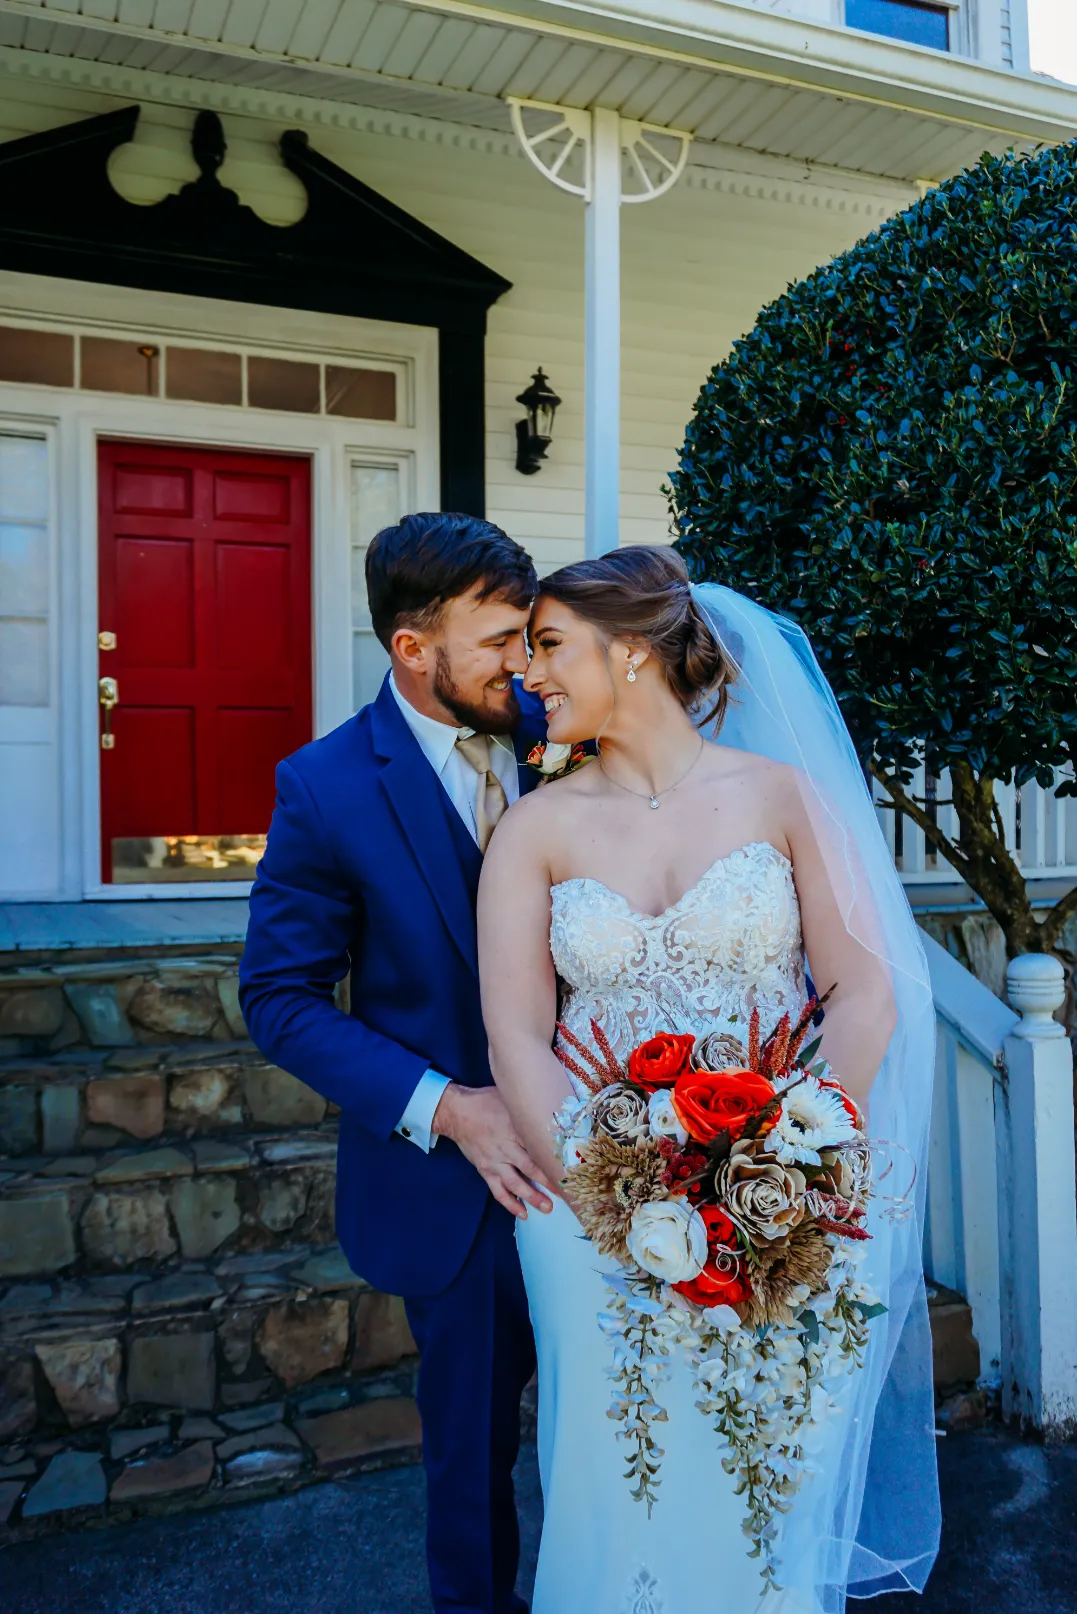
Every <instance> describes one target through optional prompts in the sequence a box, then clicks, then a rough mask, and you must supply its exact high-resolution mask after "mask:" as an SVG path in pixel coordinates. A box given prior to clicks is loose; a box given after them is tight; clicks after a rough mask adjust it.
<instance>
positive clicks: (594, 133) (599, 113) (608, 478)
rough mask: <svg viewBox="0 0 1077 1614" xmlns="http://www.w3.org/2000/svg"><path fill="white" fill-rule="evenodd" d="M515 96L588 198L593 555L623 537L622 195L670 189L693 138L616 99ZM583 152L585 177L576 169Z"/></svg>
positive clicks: (566, 179) (571, 182)
mask: <svg viewBox="0 0 1077 1614" xmlns="http://www.w3.org/2000/svg"><path fill="white" fill-rule="evenodd" d="M508 100H509V107H510V109H511V111H512V122H513V128H514V129H515V130H516V135H517V138H518V139H519V142H520V144H521V146H522V147H523V150H524V153H525V155H526V156H527V157H528V158H529V160H530V161H531V162H533V163H534V165H535V167H536V168H537V169H538V170H539V173H541V174H544V175H545V176H546V178H547V179H548V180H549V181H550V182H551V184H554V185H556V186H557V187H558V189H559V190H563V191H568V192H569V194H570V195H572V196H580V197H582V198H583V200H584V203H585V204H586V221H585V230H584V234H585V264H584V319H585V330H584V433H585V440H584V467H585V482H584V554H585V555H587V556H593V555H604V554H605V553H606V551H607V550H610V549H616V548H617V544H618V541H619V537H620V533H619V504H620V479H621V204H622V202H626V203H627V202H651V201H654V199H655V198H656V197H658V196H664V195H665V193H666V191H668V190H669V189H671V187H672V186H674V185H675V184H676V183H677V181H678V179H679V178H680V176H681V174H682V173H683V172H684V167H685V164H686V162H687V161H688V150H689V147H690V145H691V141H692V137H691V135H690V134H688V133H687V132H686V131H685V130H683V129H667V128H664V127H660V126H658V125H656V124H651V123H637V122H635V121H633V120H632V119H630V118H622V117H621V115H620V113H618V112H612V111H610V110H609V108H607V107H592V108H591V110H590V111H584V110H583V109H582V108H579V107H560V106H556V105H551V104H550V103H549V102H547V101H524V100H520V99H519V98H518V97H516V96H510V97H509V98H508ZM581 157H582V177H581V178H575V177H570V176H573V175H574V174H575V173H576V172H577V171H578V169H579V167H580V159H581ZM574 164H575V165H576V166H575V167H574V166H573V165H574Z"/></svg>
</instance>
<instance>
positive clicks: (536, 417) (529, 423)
mask: <svg viewBox="0 0 1077 1614" xmlns="http://www.w3.org/2000/svg"><path fill="white" fill-rule="evenodd" d="M516 402H517V403H518V404H523V406H524V408H525V409H526V410H527V419H526V420H518V421H517V422H516V469H517V470H518V471H519V472H520V475H521V476H534V474H535V472H536V471H539V470H541V469H542V462H543V460H544V459H545V458H546V450H547V448H548V447H549V446H550V439H551V438H552V437H553V417H554V416H555V415H556V413H557V407H558V405H559V404H560V402H561V400H560V398H559V397H558V396H557V394H556V392H554V390H553V388H552V387H551V386H550V383H549V379H548V378H547V376H546V375H545V374H544V373H543V370H542V366H541V365H540V366H539V368H538V369H537V370H536V371H535V373H534V375H533V376H532V377H531V385H530V386H529V387H527V388H525V390H524V391H523V392H521V393H520V394H519V396H518V397H517V399H516Z"/></svg>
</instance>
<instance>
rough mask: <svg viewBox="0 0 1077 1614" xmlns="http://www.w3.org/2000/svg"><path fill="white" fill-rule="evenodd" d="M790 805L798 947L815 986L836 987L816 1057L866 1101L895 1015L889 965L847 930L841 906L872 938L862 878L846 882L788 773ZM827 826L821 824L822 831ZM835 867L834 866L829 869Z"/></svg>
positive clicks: (872, 926) (874, 922)
mask: <svg viewBox="0 0 1077 1614" xmlns="http://www.w3.org/2000/svg"><path fill="white" fill-rule="evenodd" d="M789 803H790V810H789V816H788V827H787V834H788V840H789V847H790V852H791V854H792V859H793V874H794V879H795V881H796V888H797V897H798V899H799V901H800V916H801V924H802V926H803V931H804V950H805V953H806V954H807V958H808V965H809V968H810V970H811V975H812V980H813V981H814V982H815V987H816V990H817V991H818V992H819V993H823V992H825V991H827V990H828V988H829V987H831V986H835V987H836V990H835V992H834V995H833V997H832V998H831V999H830V1001H829V1002H828V1004H827V1005H826V1014H825V1017H824V1020H823V1024H822V1036H823V1043H822V1048H821V1050H820V1052H821V1054H822V1056H823V1057H824V1058H825V1059H826V1060H828V1061H829V1063H830V1065H831V1067H832V1068H833V1071H834V1074H835V1076H837V1077H838V1078H839V1080H840V1081H841V1082H842V1084H843V1085H844V1086H845V1087H847V1088H848V1090H849V1092H850V1093H851V1094H852V1096H853V1098H855V1099H856V1100H857V1102H858V1103H859V1104H862V1105H864V1106H865V1108H866V1106H867V1100H868V1096H869V1094H870V1092H871V1086H872V1083H873V1082H874V1080H875V1077H876V1075H877V1074H878V1070H879V1066H880V1065H881V1064H882V1061H883V1057H884V1055H885V1053H886V1050H887V1047H888V1045H889V1042H890V1038H891V1035H892V1034H893V1030H894V1025H895V1023H896V1018H897V1010H896V1005H895V1002H894V993H893V988H892V985H891V981H890V972H889V969H888V967H887V965H886V963H885V962H884V960H882V959H881V958H878V957H877V956H876V954H875V953H874V952H872V951H871V949H870V947H868V946H865V945H864V943H863V942H861V941H858V940H857V938H856V937H855V936H853V935H851V934H850V930H849V927H848V925H847V924H846V918H845V914H846V911H847V910H849V911H851V916H852V922H853V923H854V924H855V927H856V930H857V933H858V935H860V936H863V937H867V938H870V937H872V936H873V935H874V933H875V932H876V930H877V928H878V920H877V916H876V915H875V912H874V909H873V907H871V906H870V902H871V899H870V896H869V893H868V891H867V886H866V881H864V880H861V881H860V882H858V883H856V885H855V889H854V882H853V881H852V880H850V881H849V886H848V889H847V890H845V889H842V888H841V886H840V884H838V883H837V882H840V881H843V880H844V879H845V874H844V871H841V872H839V871H838V869H837V865H836V860H833V859H832V860H831V867H828V863H827V858H826V856H825V855H824V852H823V849H822V847H821V846H820V841H819V833H817V830H816V827H815V823H814V822H813V819H816V818H818V820H819V822H820V824H822V823H823V820H822V818H821V815H820V814H819V813H818V811H817V810H816V811H813V810H811V809H810V807H809V805H808V803H806V802H805V800H804V797H803V795H802V783H801V782H798V778H797V776H796V775H795V774H791V776H790V796H789ZM821 833H825V828H824V829H823V830H821ZM832 870H833V872H832Z"/></svg>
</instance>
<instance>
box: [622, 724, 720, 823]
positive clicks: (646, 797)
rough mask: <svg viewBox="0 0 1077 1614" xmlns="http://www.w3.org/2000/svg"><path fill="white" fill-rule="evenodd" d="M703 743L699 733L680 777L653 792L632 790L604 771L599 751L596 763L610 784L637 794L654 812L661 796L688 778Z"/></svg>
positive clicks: (702, 749) (632, 794) (700, 753)
mask: <svg viewBox="0 0 1077 1614" xmlns="http://www.w3.org/2000/svg"><path fill="white" fill-rule="evenodd" d="M705 745H706V741H705V740H704V739H703V737H702V735H701V736H700V740H699V750H698V751H697V752H696V754H695V756H694V757H693V758H692V760H691V762H690V763H689V764H688V766H687V768H685V770H684V772H683V773H682V774H681V776H680V778H679V779H674V781H673V783H672V784H671V785H666V787H665V789H663V790H655V791H653V792H652V791H650V790H633V789H632V786H631V785H623V784H622V783H621V781H620V780H619V779H615V778H614V777H613V775H612V773H608V772H607V771H606V768H605V766H604V764H603V761H602V754H601V752H599V757H598V765H599V767H600V768H601V769H602V772H603V773H604V774H605V775H606V778H607V779H608V780H609V782H610V784H611V785H616V786H617V789H618V790H624V791H626V792H627V793H628V795H630V796H638V797H639V799H640V801H645V802H646V803H647V805H648V806H649V807H650V808H651V809H652V810H653V811H654V812H657V811H658V809H659V807H661V805H662V797H663V796H668V795H669V793H670V791H671V790H676V788H677V786H678V785H683V784H684V781H685V780H686V779H687V778H688V775H689V774H690V773H691V771H692V769H693V768H694V767H695V765H696V763H697V762H698V761H699V759H700V757H701V756H702V755H703V751H704V747H705Z"/></svg>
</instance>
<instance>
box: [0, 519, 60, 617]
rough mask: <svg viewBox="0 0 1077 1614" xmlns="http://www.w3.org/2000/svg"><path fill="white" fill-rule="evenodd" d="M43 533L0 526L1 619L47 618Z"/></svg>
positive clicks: (11, 525) (39, 529)
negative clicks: (20, 617) (2, 617)
mask: <svg viewBox="0 0 1077 1614" xmlns="http://www.w3.org/2000/svg"><path fill="white" fill-rule="evenodd" d="M47 544H48V535H47V532H46V529H45V528H44V527H43V526H41V527H37V526H35V527H29V526H20V525H16V524H15V523H14V522H11V521H3V522H0V612H2V613H3V615H4V616H41V617H44V616H47V615H48V612H49V571H48V547H47Z"/></svg>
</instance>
